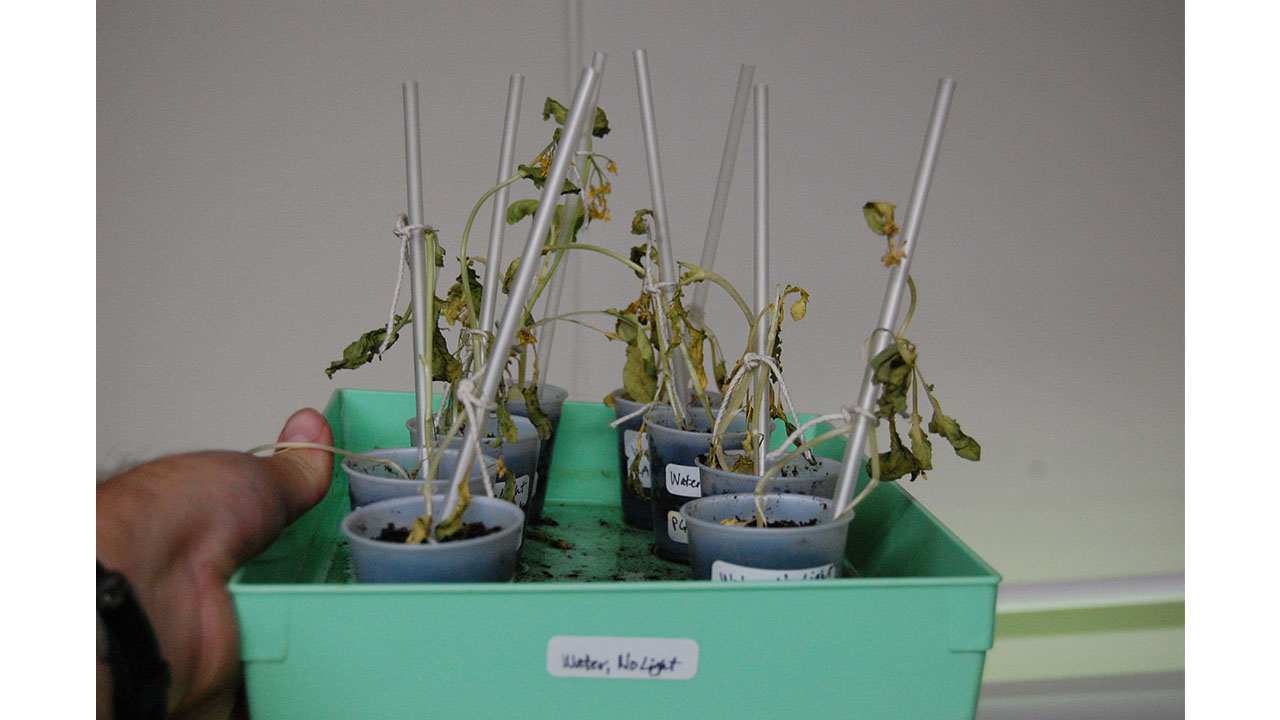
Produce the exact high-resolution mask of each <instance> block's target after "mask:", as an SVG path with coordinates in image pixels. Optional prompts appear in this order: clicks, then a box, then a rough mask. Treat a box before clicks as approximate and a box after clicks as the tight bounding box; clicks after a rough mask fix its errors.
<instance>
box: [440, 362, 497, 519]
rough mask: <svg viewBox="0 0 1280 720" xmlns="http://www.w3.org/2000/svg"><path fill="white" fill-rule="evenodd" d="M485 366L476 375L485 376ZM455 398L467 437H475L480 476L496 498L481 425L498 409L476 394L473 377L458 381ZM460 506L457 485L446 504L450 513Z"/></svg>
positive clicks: (475, 457)
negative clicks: (463, 416) (482, 441)
mask: <svg viewBox="0 0 1280 720" xmlns="http://www.w3.org/2000/svg"><path fill="white" fill-rule="evenodd" d="M483 374H484V366H483V365H482V366H481V367H480V368H479V369H478V370H477V371H476V375H479V376H483ZM454 398H456V399H457V401H458V404H459V405H461V406H462V412H463V414H464V415H465V416H466V418H467V437H473V436H472V432H473V431H474V433H475V434H474V438H475V439H474V440H473V441H472V448H473V449H474V450H475V454H474V461H477V462H479V463H480V475H481V477H483V478H484V489H485V492H487V493H488V494H489V497H496V495H495V493H494V492H493V479H492V478H491V477H489V467H488V465H486V464H485V462H484V453H483V452H482V451H481V449H480V435H481V433H483V432H484V426H483V425H482V424H480V421H481V418H486V419H487V418H488V417H489V410H491V409H493V408H495V407H497V405H496V404H495V403H492V402H488V403H486V402H484V401H482V400H481V399H480V395H479V394H478V393H477V392H476V385H475V381H474V380H472V379H471V377H464V378H462V379H461V380H459V381H458V384H457V388H456V389H455V390H454ZM469 476H470V473H469V472H467V473H463V479H462V482H467V481H468V478H469ZM457 504H458V485H457V484H456V483H455V484H454V485H452V486H450V488H449V497H448V499H447V500H446V502H445V506H446V508H447V511H448V512H453V508H454V507H455V506H456V505H457Z"/></svg>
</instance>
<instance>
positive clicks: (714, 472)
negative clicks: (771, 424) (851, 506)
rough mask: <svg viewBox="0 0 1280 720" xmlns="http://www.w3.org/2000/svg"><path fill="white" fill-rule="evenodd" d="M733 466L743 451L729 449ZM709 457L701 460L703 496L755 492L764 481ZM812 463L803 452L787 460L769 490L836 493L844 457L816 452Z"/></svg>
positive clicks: (770, 484)
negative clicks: (723, 466) (717, 465)
mask: <svg viewBox="0 0 1280 720" xmlns="http://www.w3.org/2000/svg"><path fill="white" fill-rule="evenodd" d="M725 455H726V456H727V457H728V460H729V464H730V467H732V465H733V463H734V462H735V461H736V460H737V459H738V458H739V457H741V456H742V452H741V451H738V452H732V453H725ZM706 459H707V458H706V457H700V458H698V461H697V466H698V472H699V473H700V474H701V477H702V496H703V497H706V496H707V495H727V494H729V493H754V492H755V491H756V485H757V484H759V482H760V476H759V475H754V474H753V475H746V474H743V473H736V472H732V471H730V470H721V469H719V468H713V467H710V466H708V465H707V464H706V462H705V460H706ZM813 460H814V462H813V463H810V462H809V461H808V460H806V459H805V457H804V456H803V455H801V456H800V457H798V458H796V459H795V460H792V461H791V462H789V463H787V464H786V465H785V466H784V467H783V468H782V470H781V471H780V472H778V474H776V475H774V476H773V477H772V478H770V480H769V484H768V485H767V486H766V487H765V488H764V492H766V493H779V494H788V495H816V496H818V497H826V498H829V497H831V496H832V495H834V494H835V491H836V480H837V479H838V478H839V477H840V465H841V464H840V461H839V460H833V459H831V458H829V457H822V456H821V455H815V456H814V457H813Z"/></svg>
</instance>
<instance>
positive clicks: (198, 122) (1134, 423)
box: [97, 0, 1184, 582]
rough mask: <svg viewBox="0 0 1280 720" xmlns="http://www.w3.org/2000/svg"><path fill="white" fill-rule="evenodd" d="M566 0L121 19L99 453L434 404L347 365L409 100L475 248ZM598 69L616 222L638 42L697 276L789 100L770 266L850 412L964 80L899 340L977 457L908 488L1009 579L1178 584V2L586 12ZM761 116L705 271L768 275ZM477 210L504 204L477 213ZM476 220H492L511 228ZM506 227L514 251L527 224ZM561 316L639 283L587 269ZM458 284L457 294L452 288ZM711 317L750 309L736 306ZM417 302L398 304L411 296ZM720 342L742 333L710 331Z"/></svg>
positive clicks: (819, 394)
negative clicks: (923, 179) (513, 115)
mask: <svg viewBox="0 0 1280 720" xmlns="http://www.w3.org/2000/svg"><path fill="white" fill-rule="evenodd" d="M566 8H567V4H566V3H565V2H557V1H552V0H547V1H545V2H537V3H531V2H514V1H513V2H496V1H493V0H484V1H477V2H471V3H452V2H422V1H409V0H403V1H399V0H386V1H383V2H376V3H369V2H335V3H323V4H321V3H310V2H280V1H277V2H269V3H142V2H123V1H120V0H104V1H103V2H100V3H99V4H98V96H97V101H98V108H97V111H98V126H97V141H98V165H97V169H98V192H99V195H98V215H97V227H98V247H97V263H98V264H97V307H98V325H97V328H98V329H97V368H98V370H97V388H98V396H97V432H98V435H97V440H98V446H97V447H98V449H97V459H98V466H99V471H100V472H109V471H110V470H111V469H113V468H115V467H118V466H119V465H121V464H123V463H129V462H134V461H137V460H141V459H145V458H148V457H151V456H154V455H157V454H162V453H170V452H177V451H182V450H188V449H195V448H202V447H230V448H247V447H250V446H253V445H256V444H259V443H261V442H267V441H270V440H273V439H274V438H275V434H276V432H277V431H278V429H279V426H280V424H281V423H282V422H283V421H284V419H285V418H286V417H287V416H288V414H289V413H290V412H292V411H293V410H294V409H296V408H298V407H301V406H305V405H312V406H317V407H322V406H323V405H324V403H325V402H326V400H327V398H328V397H329V395H330V394H331V393H332V392H333V390H334V389H335V388H337V387H363V388H380V389H402V390H410V389H412V370H411V366H410V364H409V353H408V352H407V351H406V349H405V348H398V349H397V350H398V351H393V352H392V353H391V354H390V355H389V356H388V359H387V360H386V361H384V362H382V363H379V364H375V365H373V366H372V367H368V368H365V369H363V370H361V371H359V372H356V373H342V374H339V375H338V376H337V377H336V378H335V379H334V380H333V381H330V380H328V379H326V378H325V376H324V374H323V372H322V371H323V369H324V368H325V367H326V366H327V364H328V362H329V361H330V360H332V359H334V358H335V357H337V355H338V353H339V352H340V351H341V349H342V348H343V347H344V346H345V344H346V343H347V342H349V341H350V340H351V339H353V338H354V337H355V336H356V335H357V334H359V333H360V332H363V331H365V330H368V329H371V328H372V327H374V326H376V325H377V324H378V323H380V322H383V321H384V320H385V317H386V311H387V305H388V303H389V301H390V295H391V290H392V287H393V283H394V271H395V262H396V253H397V251H398V247H397V243H396V240H395V239H394V237H393V236H392V235H391V233H390V229H391V228H392V226H393V225H394V222H395V218H396V215H397V214H398V213H400V212H403V209H404V207H405V191H404V161H403V129H402V126H401V122H402V116H401V99H400V83H401V82H402V81H405V80H417V81H418V82H419V84H420V86H421V92H422V98H423V103H424V112H423V127H422V138H423V155H424V163H425V167H426V173H427V179H426V211H427V216H428V217H427V219H428V222H430V223H431V224H433V225H435V226H436V227H438V228H440V229H441V230H442V237H443V239H444V242H445V243H446V245H447V246H448V247H449V248H450V249H451V250H455V251H456V249H457V239H458V237H459V235H460V233H461V229H462V225H463V223H464V222H465V219H466V214H467V211H468V210H469V208H470V207H471V205H472V203H473V202H474V200H475V198H476V197H478V195H479V194H480V193H481V192H483V190H485V189H486V188H487V187H488V186H489V185H490V184H491V182H492V180H493V177H494V173H495V170H496V161H497V145H498V140H499V137H500V132H501V124H502V108H503V102H504V97H505V92H506V86H507V76H508V74H509V73H512V72H520V73H523V74H525V76H526V94H525V111H524V113H523V116H522V120H521V138H522V143H521V151H520V155H521V157H528V156H531V155H532V154H533V153H535V152H536V151H537V150H538V149H539V148H540V147H541V145H542V144H543V142H545V139H544V138H545V137H546V135H547V132H546V131H547V126H546V125H545V124H544V123H543V122H542V121H541V120H540V118H539V116H538V112H539V110H540V107H541V100H542V98H543V97H545V96H546V95H555V96H557V97H564V96H565V95H566V92H565V89H564V88H565V84H566V79H565V78H566V58H567V52H566V50H565V42H566V40H567V37H568V34H567V31H566V27H567V22H566V21H567V17H568V13H567V9H566ZM584 11H585V12H584V50H585V55H584V57H586V58H589V57H590V53H591V51H593V50H599V51H602V52H605V53H608V55H609V61H608V67H607V69H606V73H605V79H604V89H603V96H602V99H601V105H602V107H604V108H605V109H606V111H607V112H608V113H609V115H610V118H611V120H612V123H613V127H614V132H613V134H612V135H610V136H609V137H608V138H607V139H606V141H604V142H602V143H601V144H600V149H601V150H602V151H604V152H607V153H608V154H610V155H611V156H613V157H614V158H616V159H617V161H618V166H619V173H618V176H617V179H616V180H615V182H614V194H613V197H612V208H613V215H614V217H615V220H614V222H613V223H611V224H609V225H604V224H597V225H595V226H593V227H594V229H593V230H592V231H591V236H590V237H591V241H592V242H596V243H599V244H603V245H609V246H612V247H616V248H621V249H625V248H626V247H627V246H628V245H629V244H630V242H631V239H632V238H631V236H629V235H627V218H628V217H629V216H630V214H631V212H632V211H633V210H634V209H635V208H637V207H648V206H650V205H651V203H650V201H649V198H648V180H647V175H646V172H645V165H644V156H643V145H642V141H641V136H640V131H639V115H638V105H637V101H636V89H635V79H634V77H635V76H634V70H633V65H632V57H631V53H632V51H633V50H635V49H638V48H643V49H646V50H647V51H648V54H649V61H650V69H651V72H652V78H653V91H654V96H655V103H656V107H657V122H658V130H659V134H660V139H661V150H662V161H663V170H664V180H665V182H666V187H667V202H668V205H669V209H670V214H671V228H672V233H673V236H674V242H675V246H676V250H677V252H678V253H679V254H680V255H681V256H682V257H684V258H688V259H690V260H696V259H697V255H698V253H699V248H700V246H701V242H702V237H703V234H704V232H705V228H706V222H707V215H708V213H709V208H710V202H711V194H712V189H713V186H714V182H715V177H716V172H717V169H718V163H719V158H720V152H721V147H722V145H723V141H724V132H725V127H726V125H727V121H728V115H729V107H730V104H731V102H732V95H733V89H734V83H735V82H736V78H737V73H738V66H739V63H742V62H746V63H751V64H754V65H755V66H756V76H755V77H756V82H760V83H767V84H768V85H769V87H770V105H771V111H772V114H771V118H770V146H771V151H772V153H771V157H770V164H771V171H772V172H771V189H772V196H773V202H772V206H771V209H770V211H771V229H772V234H771V236H772V239H773V243H774V244H773V249H774V250H773V255H772V262H773V267H772V277H773V279H774V280H775V281H776V282H789V283H795V284H799V285H802V286H804V287H806V288H807V289H808V290H810V291H811V292H812V294H813V301H812V303H811V305H810V315H809V317H808V318H807V319H806V320H805V321H804V322H803V323H801V324H799V325H797V326H793V327H792V328H791V329H790V330H789V331H787V333H788V334H787V336H786V342H787V345H786V349H787V363H788V365H787V368H788V379H789V384H790V386H791V388H792V391H793V393H794V396H795V398H796V400H797V403H798V404H799V405H800V406H801V408H802V409H803V410H806V411H813V412H819V411H828V410H832V409H835V408H836V407H837V406H838V405H840V404H843V403H846V402H848V401H849V400H851V399H852V398H853V395H854V393H855V392H856V386H857V383H858V382H859V380H860V376H861V367H860V358H859V353H860V346H861V343H862V340H863V339H864V337H865V336H866V334H867V333H868V332H869V331H870V329H871V327H872V326H873V325H874V323H875V316H876V312H877V310H878V308H879V303H880V300H881V297H882V294H883V289H884V281H885V274H884V271H883V270H882V269H881V268H880V267H879V265H878V262H877V259H878V257H879V254H880V252H881V251H880V244H879V243H880V242H881V241H880V239H879V238H877V237H875V236H872V235H871V234H870V233H869V231H867V230H866V229H865V225H864V223H863V221H862V218H861V213H860V212H859V210H858V208H859V206H860V205H861V204H862V203H863V202H865V201H867V200H873V199H875V200H890V201H896V202H904V201H905V196H906V194H907V193H908V191H909V190H910V185H911V179H912V174H913V172H914V169H915V164H916V161H917V159H918V156H919V151H920V145H921V141H922V139H923V134H924V130H925V123H926V121H927V117H928V112H929V108H930V105H931V102H932V98H933V93H934V89H935V85H936V82H937V80H938V78H939V77H941V76H944V75H946V76H951V77H954V78H955V79H956V80H957V81H958V87H957V91H956V96H955V101H954V103H953V104H952V108H951V114H950V119H949V122H948V125H947V131H946V136H945V138H944V141H943V146H942V152H941V155H940V159H939V163H938V169H937V172H936V174H935V177H934V183H933V190H932V193H931V194H930V197H929V202H928V209H927V212H926V215H925V220H924V224H923V226H922V233H921V245H920V248H921V249H920V254H919V255H918V256H917V259H916V262H915V264H914V266H913V271H914V275H915V276H916V278H917V281H918V283H919V284H920V286H921V289H922V297H921V305H920V308H919V310H918V312H917V315H916V319H915V320H914V322H913V323H912V331H911V333H910V334H911V335H912V336H913V339H914V340H916V341H917V342H918V343H919V346H920V348H921V350H922V352H923V355H922V358H921V363H922V368H923V369H924V370H925V372H926V373H927V375H928V376H929V377H930V379H931V380H932V381H933V382H934V383H935V384H936V385H937V388H938V391H939V395H940V398H941V399H942V401H943V402H944V403H945V406H946V407H947V409H948V411H949V412H951V413H952V414H954V415H955V416H956V417H957V418H958V419H960V420H961V422H962V423H963V424H964V427H965V429H966V430H967V431H969V432H970V433H971V434H973V435H974V436H976V437H977V438H978V439H979V440H980V441H981V442H982V444H983V461H982V462H981V463H980V464H976V465H975V464H971V463H967V462H965V461H962V460H959V459H957V458H954V457H953V456H951V455H950V454H949V453H946V454H944V453H942V452H939V453H938V455H939V457H938V458H937V459H936V460H935V466H936V468H937V469H936V470H935V471H934V472H933V473H931V475H930V479H929V481H928V482H927V483H925V482H922V481H917V482H916V483H914V484H913V485H912V486H911V487H910V488H909V489H910V490H911V491H912V492H913V493H915V494H916V495H917V496H918V497H920V498H921V499H922V500H923V501H924V502H925V503H926V504H927V506H928V507H929V508H930V509H931V510H933V511H934V512H935V513H936V514H937V515H938V516H939V517H940V518H941V519H942V520H943V521H944V522H945V523H947V524H948V525H949V526H950V527H951V528H952V529H954V530H955V531H956V532H957V534H958V535H960V537H962V538H964V539H965V540H966V541H967V542H968V543H969V544H971V545H972V546H973V547H974V548H975V549H976V550H977V551H978V552H979V553H980V554H981V555H983V556H984V557H985V558H987V559H988V560H989V561H991V562H992V564H994V565H995V566H996V567H997V569H999V570H1000V571H1001V572H1003V573H1004V574H1005V577H1006V580H1007V581H1011V582H1031V581H1040V580H1052V579H1067V578H1073V579H1074V578H1091V577H1109V576H1120V575H1142V574H1152V573H1169V572H1180V571H1181V570H1182V568H1183V545H1184V524H1183V511H1184V499H1183V498H1184V495H1183V483H1184V471H1183V450H1184V433H1183V368H1184V361H1183V350H1184V348H1183V273H1184V265H1183V243H1184V235H1183V212H1184V207H1183V204H1184V203H1183V172H1184V171H1183V109H1184V104H1183V71H1184V68H1183V14H1182V5H1181V4H1180V3H1174V2H1110V3H1068V2H1027V1H1025V0H1009V1H1007V2H994V1H993V2H960V3H957V2H943V1H938V2H888V1H886V2H856V3H852V2H843V1H837V0H826V1H824V0H793V1H792V2H788V3H776V2H725V1H723V0H722V1H721V2H707V1H697V2H688V1H686V2H654V1H648V2H642V3H634V2H632V3H621V2H604V1H602V0H587V1H586V2H585V3H584ZM750 133H751V125H750V124H748V126H747V128H746V130H745V132H744V141H743V146H742V151H741V154H740V156H739V159H738V172H737V175H736V179H735V184H734V187H733V191H732V195H731V197H730V203H729V212H730V213H731V217H730V218H729V220H727V221H726V224H725V229H724V237H723V240H722V246H721V248H722V249H721V255H720V258H719V260H718V261H717V269H718V270H721V271H722V272H723V273H725V274H726V275H728V276H729V277H730V278H731V279H732V280H734V281H735V282H736V283H738V284H739V285H740V286H741V288H742V289H743V290H744V291H748V290H749V288H750V273H751V261H750V253H749V244H750V239H751V234H752V224H751V217H752V216H751V202H752V199H751V198H752V192H751V190H752V184H751V183H752V179H751V168H752V155H751V141H750ZM482 217H484V218H487V212H486V213H484V214H483V215H482ZM481 225H482V226H483V227H479V228H477V230H476V231H475V232H476V233H477V234H476V235H475V236H473V238H483V237H484V236H485V234H486V233H487V219H486V220H484V221H483V222H482V223H481ZM527 229H528V228H527V225H524V226H522V227H521V230H522V231H517V232H512V233H509V234H508V250H507V253H508V255H507V256H508V257H510V256H512V255H513V254H514V253H516V252H517V251H518V250H517V248H518V246H519V243H521V242H522V241H523V240H524V233H526V232H527ZM571 270H572V274H571V277H570V279H569V282H568V283H567V288H566V295H565V301H564V302H565V308H566V309H567V308H578V307H595V308H601V307H614V306H618V305H621V304H625V303H626V302H629V301H630V300H631V299H632V298H633V296H634V295H635V293H636V291H637V287H636V286H635V284H634V283H633V282H631V281H630V276H629V274H628V273H626V272H625V271H622V272H620V271H619V270H617V269H616V268H615V267H614V266H612V265H610V264H609V262H608V261H606V260H604V259H602V258H600V259H597V258H595V257H591V258H583V259H578V260H576V261H575V262H574V263H572V265H571ZM441 292H443V290H442V291H441ZM712 297H713V300H712V304H711V307H710V310H709V313H710V314H709V318H710V321H711V322H713V323H718V324H719V325H720V326H723V327H730V326H732V327H734V328H736V327H737V326H736V325H735V323H737V322H738V320H737V319H736V318H735V317H734V315H733V311H731V308H729V306H728V304H727V303H726V302H725V300H724V299H723V296H722V295H715V294H713V296H712ZM402 302H403V300H402ZM722 335H723V336H724V337H723V338H722V339H723V340H724V341H725V344H726V347H729V348H737V347H740V346H741V343H742V341H743V336H742V334H741V333H738V334H735V333H734V332H733V331H725V332H722ZM621 358H622V351H621V349H620V348H619V347H617V346H613V345H609V344H608V343H607V342H606V341H605V340H604V339H603V338H600V337H598V336H595V335H591V334H588V331H585V330H578V329H576V328H572V327H565V328H561V329H560V330H559V331H558V333H557V339H556V353H555V358H554V368H553V369H552V371H551V376H550V380H551V381H552V382H555V383H557V384H561V385H564V386H566V387H568V388H569V389H570V390H571V393H572V398H573V399H575V400H598V399H599V398H600V397H602V396H603V395H604V394H605V393H607V392H608V391H610V390H611V389H612V388H614V387H616V386H617V385H618V384H619V371H620V367H621Z"/></svg>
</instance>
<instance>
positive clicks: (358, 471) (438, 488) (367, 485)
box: [342, 447, 501, 510]
mask: <svg viewBox="0 0 1280 720" xmlns="http://www.w3.org/2000/svg"><path fill="white" fill-rule="evenodd" d="M382 460H390V461H392V462H394V463H396V464H397V465H399V466H400V467H401V468H403V469H404V471H405V472H406V473H409V474H410V475H414V474H415V471H417V470H418V469H419V468H418V465H419V463H418V448H416V447H404V448H386V449H381V450H371V451H369V452H368V453H366V455H365V456H364V457H358V456H356V457H348V458H346V459H345V460H343V461H342V470H343V472H345V473H346V474H347V490H348V493H349V495H350V497H351V509H352V510H354V509H356V508H359V507H362V506H364V505H370V504H372V503H376V502H382V501H383V500H391V499H393V498H402V497H416V498H419V499H421V497H422V483H423V479H421V478H417V479H413V480H405V479H404V478H402V477H400V475H398V474H397V473H396V472H395V471H394V470H392V469H391V467H390V466H389V465H387V464H386V463H385V462H382ZM457 462H458V451H457V450H445V451H444V452H443V453H442V454H441V456H440V466H439V468H437V470H436V477H435V479H433V480H432V481H431V490H432V493H433V494H440V493H443V492H445V491H446V490H448V487H449V478H450V477H452V476H453V468H454V466H455V465H456V464H457ZM484 462H485V464H486V465H487V466H488V468H489V477H491V478H495V482H494V492H501V490H500V489H499V487H498V485H499V483H498V481H497V480H496V477H497V473H496V469H495V465H496V463H495V462H494V460H493V458H489V457H486V458H485V459H484ZM467 485H468V487H469V488H470V489H471V494H472V495H477V496H478V495H487V494H488V491H486V490H485V488H484V475H483V470H481V468H480V464H479V463H476V464H475V465H473V466H472V467H471V475H470V476H468V478H467Z"/></svg>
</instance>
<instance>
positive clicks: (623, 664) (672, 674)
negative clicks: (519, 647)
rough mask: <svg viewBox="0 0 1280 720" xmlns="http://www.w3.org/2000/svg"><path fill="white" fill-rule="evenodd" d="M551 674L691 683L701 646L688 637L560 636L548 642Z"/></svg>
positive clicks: (556, 675)
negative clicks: (687, 681) (684, 681)
mask: <svg viewBox="0 0 1280 720" xmlns="http://www.w3.org/2000/svg"><path fill="white" fill-rule="evenodd" d="M547 672H548V673H550V674H551V675H553V676H555V677H569V678H599V679H610V680H690V679H692V678H693V676H694V675H697V674H698V643H697V642H695V641H693V640H689V639H686V638H647V637H600V636H590V635H589V636H583V635H556V636H555V637H553V638H551V639H550V640H548V641H547Z"/></svg>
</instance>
